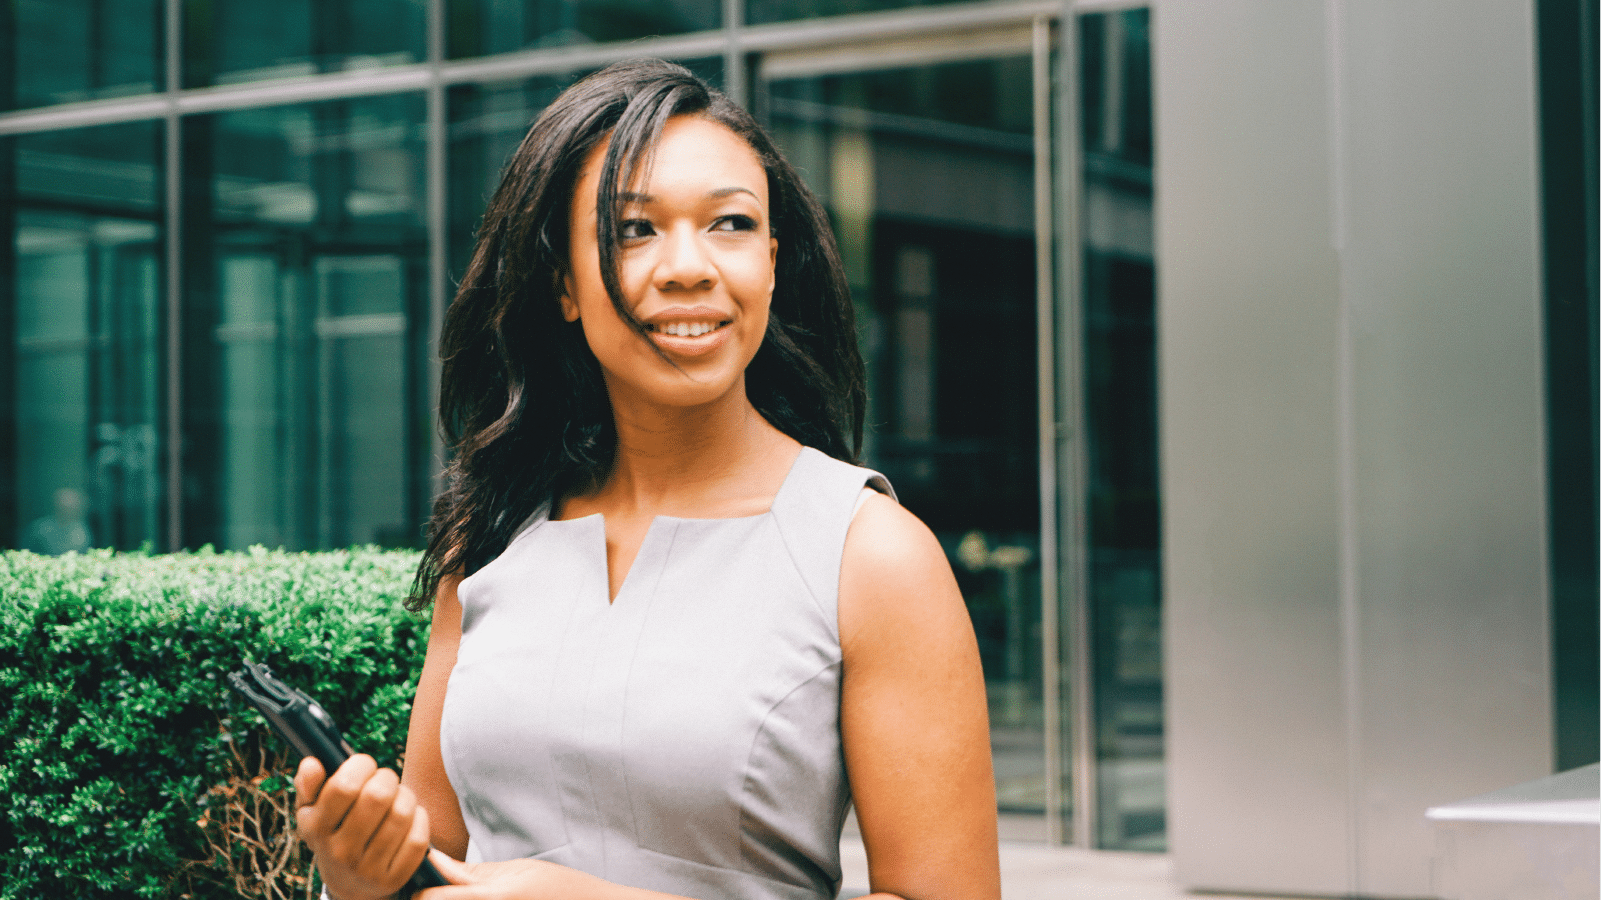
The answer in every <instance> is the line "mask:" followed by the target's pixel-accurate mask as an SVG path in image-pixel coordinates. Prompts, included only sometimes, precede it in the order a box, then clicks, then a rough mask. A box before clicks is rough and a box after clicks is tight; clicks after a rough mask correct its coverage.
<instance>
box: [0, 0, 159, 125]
mask: <svg viewBox="0 0 1601 901" xmlns="http://www.w3.org/2000/svg"><path fill="white" fill-rule="evenodd" d="M8 5H9V6H10V7H11V9H10V11H9V15H10V17H11V22H10V24H11V27H10V28H3V27H0V59H3V60H6V62H4V63H0V65H4V66H6V67H8V68H10V69H11V72H10V73H9V76H10V77H4V76H0V85H8V84H9V85H11V86H12V87H13V91H12V92H7V91H4V90H0V109H18V108H22V107H30V106H45V105H47V104H51V103H70V102H72V101H76V100H93V99H96V98H100V97H116V96H121V95H125V94H139V93H145V92H148V91H154V90H159V89H160V88H161V87H163V86H164V85H162V84H161V71H162V69H163V63H162V59H161V57H162V43H163V41H162V36H163V34H164V33H165V28H164V27H163V22H164V18H163V13H162V9H163V4H161V3H160V2H158V0H118V2H116V3H105V2H100V0H14V2H12V3H10V4H8ZM13 92H14V93H13Z"/></svg>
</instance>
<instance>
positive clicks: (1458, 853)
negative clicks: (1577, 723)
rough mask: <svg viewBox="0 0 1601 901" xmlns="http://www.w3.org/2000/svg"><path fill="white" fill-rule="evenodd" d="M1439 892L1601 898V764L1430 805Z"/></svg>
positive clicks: (1465, 895) (1466, 895)
mask: <svg viewBox="0 0 1601 901" xmlns="http://www.w3.org/2000/svg"><path fill="white" fill-rule="evenodd" d="M1427 817H1428V819H1429V820H1430V822H1431V824H1432V825H1433V827H1434V837H1435V853H1434V870H1433V881H1434V891H1435V893H1436V894H1438V895H1439V896H1440V897H1442V898H1596V897H1601V764H1591V765H1590V766H1587V767H1580V768H1579V769H1576V770H1569V771H1568V772H1566V773H1558V774H1556V775H1555V776H1547V777H1545V778H1544V779H1536V780H1534V781H1533V782H1525V783H1523V784H1522V785H1515V786H1512V787H1511V788H1506V789H1501V790H1500V791H1494V792H1490V793H1489V794H1486V795H1479V796H1477V797H1474V798H1468V799H1467V800H1464V801H1459V802H1457V803H1455V804H1447V805H1443V806H1440V807H1431V808H1429V810H1428V813H1427Z"/></svg>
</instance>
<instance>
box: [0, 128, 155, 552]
mask: <svg viewBox="0 0 1601 901" xmlns="http://www.w3.org/2000/svg"><path fill="white" fill-rule="evenodd" d="M161 134H162V129H161V126H160V125H158V124H154V123H138V124H134V125H117V126H107V127H102V128H91V129H77V130H73V131H65V132H55V133H50V134H43V135H29V136H25V137H19V138H14V139H11V140H10V141H8V142H5V143H4V145H3V147H4V151H5V156H4V157H0V164H3V165H9V166H10V167H12V169H13V172H14V177H15V191H16V193H15V197H14V202H11V203H6V204H4V207H5V208H6V212H5V213H0V223H3V224H4V227H5V228H6V230H7V231H8V232H9V234H8V235H7V238H8V243H9V245H10V247H9V248H8V249H9V252H10V253H12V254H14V255H15V256H14V260H15V265H14V267H0V271H6V268H10V270H11V272H12V273H14V274H13V278H14V281H13V283H12V285H11V286H10V288H11V292H12V294H13V296H14V298H15V311H16V314H15V318H14V319H13V320H11V322H10V323H8V325H10V326H11V328H12V329H13V331H12V334H10V335H4V336H0V340H3V341H4V343H5V344H7V345H8V346H9V347H8V350H7V355H8V356H9V357H10V358H11V359H12V360H13V361H14V367H15V368H14V369H13V370H12V372H11V378H12V379H13V381H12V382H11V394H12V396H11V397H10V398H8V399H7V400H8V401H9V404H8V405H9V406H10V407H11V409H12V410H13V411H14V415H13V417H11V419H12V421H11V422H10V423H7V426H8V427H9V428H11V429H12V430H13V432H12V435H11V436H10V438H11V445H12V447H13V448H14V457H13V458H12V462H13V467H14V468H13V469H12V471H11V472H8V473H5V474H4V476H3V478H5V479H7V480H9V481H10V482H11V484H12V485H14V486H15V491H16V494H15V509H14V510H13V511H10V513H11V515H10V516H9V517H7V518H8V520H9V521H8V522H6V523H4V525H3V528H4V534H6V535H7V536H9V537H8V538H7V541H6V543H7V544H11V545H14V546H17V547H24V548H28V549H30V550H36V551H40V552H43V553H61V552H64V551H68V550H83V549H86V548H88V547H90V546H95V547H116V548H125V549H128V548H137V547H139V546H140V545H141V544H143V543H145V542H155V541H156V540H157V538H158V535H159V528H160V524H159V522H158V519H159V517H160V512H161V507H162V504H161V501H162V495H161V485H160V482H161V474H162V471H163V468H162V466H161V462H160V461H161V455H160V448H159V446H158V435H159V431H158V429H157V423H158V410H159V407H160V402H161V391H162V387H161V386H162V379H161V378H160V375H159V368H158V367H159V360H160V354H159V344H158V342H159V340H160V338H159V334H160V322H161V313H160V311H161V309H162V306H163V305H162V304H161V250H160V248H161V237H162V228H161V218H160V209H159V206H158V204H157V197H158V196H159V191H160V187H159V182H158V172H159V171H160V166H159V164H158V160H159V159H160V156H159V151H160V149H161Z"/></svg>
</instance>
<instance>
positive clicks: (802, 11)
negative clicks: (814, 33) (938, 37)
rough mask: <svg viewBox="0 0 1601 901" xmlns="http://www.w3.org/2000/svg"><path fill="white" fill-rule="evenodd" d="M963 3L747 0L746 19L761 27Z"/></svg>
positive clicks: (950, 0) (938, 0)
mask: <svg viewBox="0 0 1601 901" xmlns="http://www.w3.org/2000/svg"><path fill="white" fill-rule="evenodd" d="M960 2H964V0H746V5H745V19H746V21H747V22H750V23H751V24H752V25H757V24H763V23H766V22H784V21H788V20H790V19H811V18H815V17H817V16H840V15H846V14H849V13H869V12H879V11H881V10H886V9H906V8H907V7H916V6H941V5H944V4H946V3H960Z"/></svg>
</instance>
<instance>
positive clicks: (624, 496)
mask: <svg viewBox="0 0 1601 901" xmlns="http://www.w3.org/2000/svg"><path fill="white" fill-rule="evenodd" d="M612 413H613V416H614V417H615V421H616V426H617V456H616V458H615V460H614V462H613V464H612V469H611V472H610V473H608V475H607V477H606V481H605V483H604V484H603V485H602V486H601V488H600V490H599V492H597V494H598V495H599V496H601V497H604V498H605V499H606V501H607V503H608V506H610V505H616V507H617V508H618V509H619V510H621V511H631V512H640V513H646V512H666V513H674V512H681V513H683V514H687V515H722V514H726V513H728V512H729V511H730V509H737V508H740V507H742V506H743V505H745V504H747V503H756V504H764V503H765V502H766V501H767V500H770V498H766V497H765V496H763V497H751V498H747V497H744V494H745V493H748V492H750V491H751V489H753V488H755V489H757V492H758V494H760V493H761V491H762V490H763V489H764V488H765V487H766V483H767V482H768V481H769V479H767V478H763V477H762V476H761V475H760V474H761V473H764V472H766V471H768V470H772V469H773V468H774V464H775V461H777V462H782V463H785V464H787V463H788V461H789V460H790V459H791V457H792V456H793V451H797V450H799V446H798V444H797V443H796V442H795V441H794V439H792V438H790V437H789V436H788V435H785V434H784V433H782V432H780V431H779V430H778V429H776V428H774V427H773V425H772V424H771V423H769V422H768V421H767V420H766V419H764V418H762V415H761V414H760V413H758V412H757V411H756V408H755V407H754V406H752V405H751V402H750V399H749V398H748V397H747V396H746V394H745V386H744V383H743V382H741V383H740V384H739V386H738V387H737V389H736V390H734V391H730V392H729V393H728V394H727V395H725V396H724V397H721V398H719V399H717V400H715V401H713V402H711V403H709V404H704V405H699V406H694V407H669V408H663V407H659V406H656V405H653V404H641V403H630V402H628V401H626V400H623V399H620V398H617V396H616V395H615V394H614V395H613V408H612ZM784 471H787V465H786V466H785V467H784ZM774 487H776V486H774ZM758 512H759V511H758Z"/></svg>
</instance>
